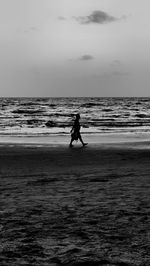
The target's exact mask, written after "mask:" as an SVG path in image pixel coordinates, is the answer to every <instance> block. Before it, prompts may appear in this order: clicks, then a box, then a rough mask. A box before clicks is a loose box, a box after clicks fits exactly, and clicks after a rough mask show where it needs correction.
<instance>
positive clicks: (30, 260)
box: [0, 141, 150, 266]
mask: <svg viewBox="0 0 150 266" xmlns="http://www.w3.org/2000/svg"><path fill="white" fill-rule="evenodd" d="M148 147H149V141H147V142H141V141H139V142H136V141H135V142H127V143H126V142H119V143H115V142H114V143H89V145H88V146H87V147H85V148H82V147H81V146H80V145H79V144H78V145H76V146H75V147H74V148H72V149H70V148H69V147H68V145H66V144H57V143H56V144H48V145H46V144H43V145H36V144H33V143H32V144H31V143H30V144H26V145H24V144H20V143H3V144H2V143H1V144H0V202H1V204H0V265H4V266H5V265H11V266H17V265H35V266H36V265H42V266H48V265H52V266H57V265H63V266H79V265H81V266H89V265H94V266H95V265H96V266H97V265H105V266H106V265H107V266H110V265H111V266H114V265H117V266H118V265H122V266H127V265H128V266H130V265H135V266H139V265H147V266H149V265H150V253H149V250H150V231H149V229H150V164H149V158H150V149H149V148H148Z"/></svg>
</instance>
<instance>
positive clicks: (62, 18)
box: [58, 16, 66, 20]
mask: <svg viewBox="0 0 150 266" xmlns="http://www.w3.org/2000/svg"><path fill="white" fill-rule="evenodd" d="M58 19H59V20H66V18H65V17H63V16H59V17H58Z"/></svg>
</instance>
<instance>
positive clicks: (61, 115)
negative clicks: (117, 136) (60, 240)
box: [0, 97, 150, 136]
mask: <svg viewBox="0 0 150 266" xmlns="http://www.w3.org/2000/svg"><path fill="white" fill-rule="evenodd" d="M76 113H80V115H81V120H80V123H81V132H82V133H83V134H97V133H98V134H109V133H131V132H132V133H144V132H150V98H94V97H93V98H88V97H84V98H0V135H7V136H47V135H48V136H49V135H52V134H53V135H67V134H69V133H70V128H71V126H72V124H73V121H74V118H75V114H76Z"/></svg>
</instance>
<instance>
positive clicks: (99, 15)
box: [75, 10, 120, 24]
mask: <svg viewBox="0 0 150 266" xmlns="http://www.w3.org/2000/svg"><path fill="white" fill-rule="evenodd" d="M75 19H76V20H77V21H78V22H79V23H81V24H92V23H95V24H106V23H111V22H114V21H118V20H120V19H118V18H116V17H113V16H111V15H109V14H107V13H106V12H104V11H101V10H95V11H93V12H92V13H91V15H89V16H82V17H76V18H75Z"/></svg>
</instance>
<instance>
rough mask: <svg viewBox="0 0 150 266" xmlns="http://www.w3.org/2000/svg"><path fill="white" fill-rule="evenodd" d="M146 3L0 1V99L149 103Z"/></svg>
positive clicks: (149, 34)
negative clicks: (125, 98)
mask: <svg viewBox="0 0 150 266" xmlns="http://www.w3.org/2000/svg"><path fill="white" fill-rule="evenodd" d="M149 10H150V1H149V0H0V96H50V97H51V96H100V97H101V96H150V89H149V87H150V30H149V29H150V15H149Z"/></svg>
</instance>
